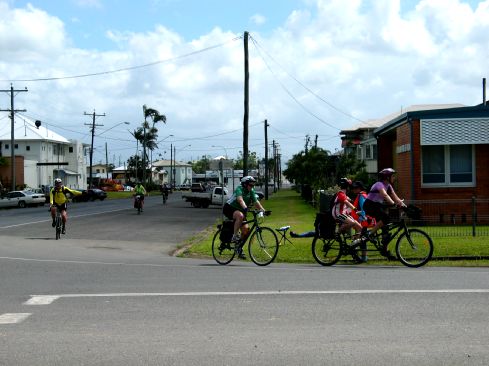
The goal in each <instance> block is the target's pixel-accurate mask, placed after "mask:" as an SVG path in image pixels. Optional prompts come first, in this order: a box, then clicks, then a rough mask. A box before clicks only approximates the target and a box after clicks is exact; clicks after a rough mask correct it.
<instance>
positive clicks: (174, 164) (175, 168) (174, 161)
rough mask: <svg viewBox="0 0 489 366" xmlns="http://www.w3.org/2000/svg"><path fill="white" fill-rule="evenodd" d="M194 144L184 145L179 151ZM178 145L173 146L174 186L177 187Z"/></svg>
mask: <svg viewBox="0 0 489 366" xmlns="http://www.w3.org/2000/svg"><path fill="white" fill-rule="evenodd" d="M190 146H192V145H190V144H189V145H185V146H184V147H182V148H181V149H178V150H179V151H183V150H184V149H186V148H187V147H190ZM176 164H177V147H176V146H173V186H175V187H176V184H177V177H176V174H177V166H176ZM185 179H187V176H186V175H185Z"/></svg>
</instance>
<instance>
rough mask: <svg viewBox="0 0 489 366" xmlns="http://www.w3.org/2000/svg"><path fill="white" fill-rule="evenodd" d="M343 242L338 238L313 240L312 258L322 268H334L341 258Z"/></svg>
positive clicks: (317, 238) (316, 238)
mask: <svg viewBox="0 0 489 366" xmlns="http://www.w3.org/2000/svg"><path fill="white" fill-rule="evenodd" d="M341 254H342V251H341V241H340V239H338V238H334V239H323V238H319V237H317V236H315V237H314V239H313V240H312V256H313V257H314V259H315V260H316V262H318V263H319V264H321V265H322V266H332V265H333V264H335V263H336V262H338V261H339V260H340V258H341Z"/></svg>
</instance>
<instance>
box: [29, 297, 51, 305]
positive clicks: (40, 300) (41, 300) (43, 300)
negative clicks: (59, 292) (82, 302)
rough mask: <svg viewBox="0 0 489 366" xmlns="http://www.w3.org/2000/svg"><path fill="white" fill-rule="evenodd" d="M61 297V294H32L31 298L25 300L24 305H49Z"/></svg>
mask: <svg viewBox="0 0 489 366" xmlns="http://www.w3.org/2000/svg"><path fill="white" fill-rule="evenodd" d="M57 299H59V296H56V295H54V296H32V297H31V298H30V299H29V300H27V301H26V302H24V305H49V304H51V303H52V302H53V301H54V300H57Z"/></svg>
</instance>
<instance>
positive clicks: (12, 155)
mask: <svg viewBox="0 0 489 366" xmlns="http://www.w3.org/2000/svg"><path fill="white" fill-rule="evenodd" d="M26 91H28V90H27V87H26V88H25V89H18V90H17V89H14V87H13V85H12V84H10V89H7V90H0V92H6V93H10V109H0V112H10V165H11V166H10V174H12V191H15V146H14V145H15V134H14V116H15V112H25V111H26V110H25V109H14V97H15V95H14V93H20V92H26Z"/></svg>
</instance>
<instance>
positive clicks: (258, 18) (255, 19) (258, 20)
mask: <svg viewBox="0 0 489 366" xmlns="http://www.w3.org/2000/svg"><path fill="white" fill-rule="evenodd" d="M250 20H251V22H252V23H253V24H256V25H262V24H265V23H266V22H267V18H266V17H265V16H263V15H261V14H255V15H253V16H252V17H251V18H250Z"/></svg>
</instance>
